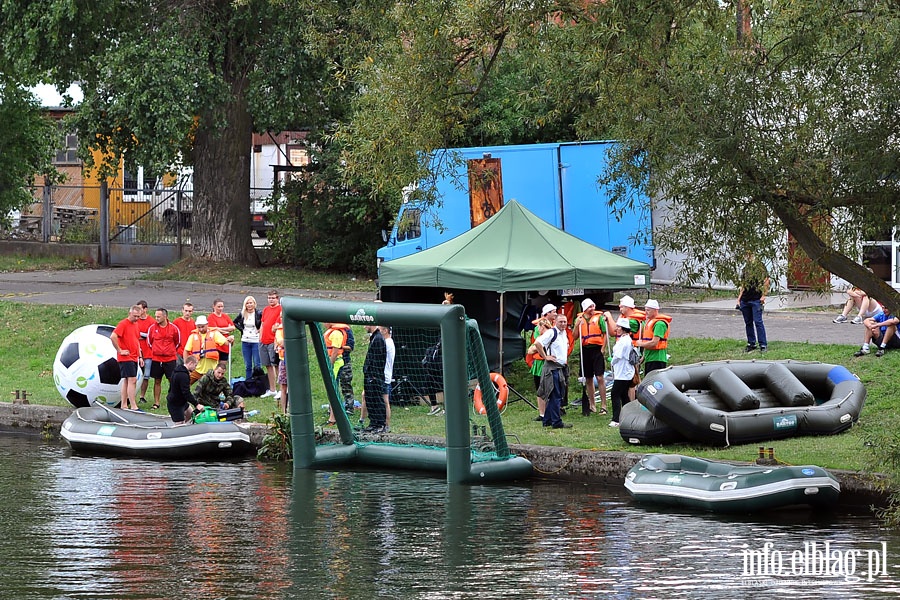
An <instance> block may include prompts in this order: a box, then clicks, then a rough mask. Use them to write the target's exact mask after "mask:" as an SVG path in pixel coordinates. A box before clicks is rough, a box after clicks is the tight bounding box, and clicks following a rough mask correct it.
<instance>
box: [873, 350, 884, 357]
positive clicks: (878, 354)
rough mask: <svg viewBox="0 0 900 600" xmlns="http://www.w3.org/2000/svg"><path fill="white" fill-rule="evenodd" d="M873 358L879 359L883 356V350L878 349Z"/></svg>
mask: <svg viewBox="0 0 900 600" xmlns="http://www.w3.org/2000/svg"><path fill="white" fill-rule="evenodd" d="M875 356H876V357H877V358H881V357H882V356H884V348H879V349H878V352H876V353H875Z"/></svg>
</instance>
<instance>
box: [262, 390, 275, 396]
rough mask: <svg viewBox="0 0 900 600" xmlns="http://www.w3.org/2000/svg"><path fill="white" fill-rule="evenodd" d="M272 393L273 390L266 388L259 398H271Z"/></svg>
mask: <svg viewBox="0 0 900 600" xmlns="http://www.w3.org/2000/svg"><path fill="white" fill-rule="evenodd" d="M274 395H275V392H273V391H272V390H266V392H265V393H264V394H263V395H262V396H260V398H271V397H272V396H274Z"/></svg>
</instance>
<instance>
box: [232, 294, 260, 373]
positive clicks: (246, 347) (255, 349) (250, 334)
mask: <svg viewBox="0 0 900 600" xmlns="http://www.w3.org/2000/svg"><path fill="white" fill-rule="evenodd" d="M234 326H235V328H236V329H237V330H238V331H240V332H241V353H242V354H243V355H244V372H245V377H244V378H245V379H250V377H252V376H253V368H254V367H260V366H261V365H260V361H259V329H260V327H262V311H261V310H259V308H257V306H256V298H254V297H253V296H247V297H246V298H244V304H243V308H241V312H240V314H238V315H237V316H236V317H235V318H234Z"/></svg>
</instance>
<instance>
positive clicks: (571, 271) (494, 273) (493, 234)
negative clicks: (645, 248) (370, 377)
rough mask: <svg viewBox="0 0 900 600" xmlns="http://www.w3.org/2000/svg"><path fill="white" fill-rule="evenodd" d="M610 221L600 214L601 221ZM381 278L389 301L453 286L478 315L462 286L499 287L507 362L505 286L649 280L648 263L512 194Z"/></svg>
mask: <svg viewBox="0 0 900 600" xmlns="http://www.w3.org/2000/svg"><path fill="white" fill-rule="evenodd" d="M601 222H602V223H603V224H602V225H601V224H600V223H601ZM605 223H606V219H598V226H605ZM613 226H615V225H614V224H613ZM379 284H380V286H381V289H382V299H384V300H388V301H419V300H420V298H409V297H408V296H407V297H404V296H405V295H404V293H403V288H438V289H439V290H441V289H443V290H452V291H454V292H455V293H456V300H457V301H459V302H461V303H463V304H465V305H466V312H467V313H468V314H469V316H471V317H473V318H475V319H479V317H478V316H477V307H470V303H469V302H466V301H464V300H463V299H462V298H461V296H460V293H459V291H460V290H479V291H482V292H495V293H497V294H499V302H500V320H499V328H500V329H499V336H498V337H499V340H498V355H499V362H498V363H497V364H499V365H502V364H503V321H504V320H505V315H506V307H505V303H504V296H505V293H506V292H523V294H522V298H524V292H528V291H532V290H545V289H551V290H552V289H556V290H564V289H569V290H572V289H583V290H586V291H588V290H621V289H633V288H641V287H643V288H646V287H648V286H649V285H650V266H649V265H647V264H645V263H642V262H639V261H636V260H632V259H630V258H626V257H623V256H619V255H617V254H613V253H612V252H607V251H606V250H603V249H601V248H598V247H596V246H594V245H592V244H589V243H587V242H585V241H583V240H581V239H579V238H576V237H575V236H573V235H570V234H568V233H566V232H565V231H562V230H561V229H558V228H556V227H554V226H553V225H551V224H550V223H547V222H546V221H543V220H541V219H540V218H539V217H537V216H536V215H534V214H533V213H531V212H530V211H528V210H527V209H526V208H525V207H523V206H522V205H521V204H519V203H518V202H516V201H515V200H510V201H509V202H507V203H506V205H505V206H504V207H503V208H502V209H500V210H499V211H498V212H497V214H496V215H494V216H493V217H491V218H490V219H488V220H487V221H485V222H484V223H482V224H481V225H479V226H478V227H475V228H473V229H471V230H470V231H468V232H466V233H464V234H462V235H459V236H457V237H455V238H453V239H452V240H449V241H447V242H444V243H443V244H440V245H438V246H435V247H434V248H430V249H428V250H424V251H422V252H419V253H417V254H413V255H410V256H405V257H403V258H398V259H395V260H391V261H387V262H385V263H382V265H381V269H380V273H379ZM439 296H440V294H439V293H436V294H435V297H434V300H433V301H437V302H439V301H440V299H439ZM522 305H523V306H524V302H522ZM473 309H474V310H473ZM473 313H475V314H473ZM495 314H496V313H495ZM486 346H487V344H486ZM489 358H490V357H489ZM512 358H513V359H515V358H518V356H515V357H512ZM491 362H492V363H493V361H491Z"/></svg>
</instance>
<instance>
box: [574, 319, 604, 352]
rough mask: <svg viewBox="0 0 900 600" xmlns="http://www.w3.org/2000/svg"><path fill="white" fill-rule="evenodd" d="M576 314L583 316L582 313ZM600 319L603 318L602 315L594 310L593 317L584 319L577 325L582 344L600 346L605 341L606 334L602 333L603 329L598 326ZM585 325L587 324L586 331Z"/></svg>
mask: <svg viewBox="0 0 900 600" xmlns="http://www.w3.org/2000/svg"><path fill="white" fill-rule="evenodd" d="M578 316H579V317H582V318H583V317H584V313H578ZM601 319H603V315H602V314H600V313H599V312H596V311H595V312H594V316H593V317H591V318H590V319H584V321H583V322H582V323H581V324H580V325H579V326H578V333H579V336H580V337H581V344H582V345H583V346H602V345H603V344H605V343H606V334H604V333H603V329H602V328H601V327H600V320H601ZM585 325H587V332H585V330H584V326H585Z"/></svg>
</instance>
